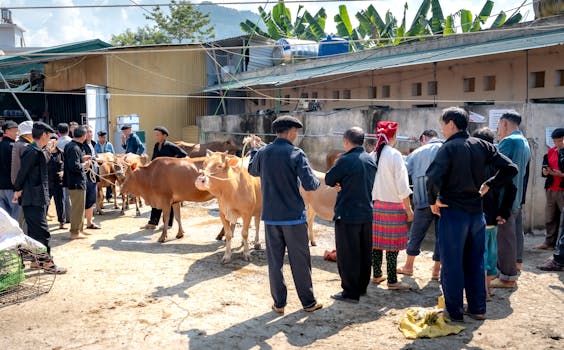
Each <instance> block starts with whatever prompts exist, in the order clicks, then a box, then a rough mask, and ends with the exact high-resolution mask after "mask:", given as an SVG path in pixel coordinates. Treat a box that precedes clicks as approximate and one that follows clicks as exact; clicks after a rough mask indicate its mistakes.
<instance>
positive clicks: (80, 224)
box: [63, 126, 90, 239]
mask: <svg viewBox="0 0 564 350" xmlns="http://www.w3.org/2000/svg"><path fill="white" fill-rule="evenodd" d="M73 135H74V138H73V139H72V141H71V142H69V143H68V144H67V145H66V146H65V151H64V153H65V156H64V165H63V166H64V174H63V185H64V186H65V187H67V188H68V189H69V197H70V201H71V225H70V238H71V239H78V238H85V237H84V236H83V234H88V233H87V232H85V231H84V205H85V202H86V173H85V168H87V167H89V164H90V163H89V162H88V161H89V160H90V157H89V156H86V155H85V153H84V148H83V142H84V140H86V128H85V127H84V126H78V127H77V128H76V129H74V132H73Z"/></svg>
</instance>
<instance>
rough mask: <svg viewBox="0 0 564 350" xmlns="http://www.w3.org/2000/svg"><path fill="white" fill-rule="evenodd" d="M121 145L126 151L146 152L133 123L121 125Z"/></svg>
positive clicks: (140, 153) (139, 153) (138, 153)
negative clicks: (133, 127)
mask: <svg viewBox="0 0 564 350" xmlns="http://www.w3.org/2000/svg"><path fill="white" fill-rule="evenodd" d="M121 147H122V148H123V149H124V150H125V153H126V154H127V153H135V154H137V155H142V154H143V152H145V146H143V144H142V143H141V140H140V139H139V136H137V135H136V134H135V133H134V132H133V131H132V129H131V125H129V124H125V125H124V126H122V127H121Z"/></svg>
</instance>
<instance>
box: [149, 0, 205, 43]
mask: <svg viewBox="0 0 564 350" xmlns="http://www.w3.org/2000/svg"><path fill="white" fill-rule="evenodd" d="M168 8H169V12H170V14H168V15H165V14H164V13H163V12H162V11H161V8H160V7H159V6H155V7H154V8H153V9H152V11H151V14H150V15H146V16H145V18H147V19H150V20H153V21H155V23H156V24H157V26H158V28H159V29H161V30H162V31H164V32H165V33H166V34H167V35H168V37H169V38H171V39H172V40H175V41H177V42H178V43H181V42H183V41H184V40H188V41H191V42H194V41H196V42H201V41H207V40H209V39H213V38H214V37H215V33H214V30H215V28H214V25H211V24H210V19H209V15H208V14H203V13H201V12H200V11H198V9H196V8H194V5H193V4H191V3H190V2H188V1H184V0H181V1H178V2H177V1H175V0H172V1H171V2H170V4H169V5H168Z"/></svg>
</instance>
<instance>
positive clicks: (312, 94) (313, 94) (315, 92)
mask: <svg viewBox="0 0 564 350" xmlns="http://www.w3.org/2000/svg"><path fill="white" fill-rule="evenodd" d="M311 98H313V99H314V100H315V99H317V91H314V92H312V93H311Z"/></svg>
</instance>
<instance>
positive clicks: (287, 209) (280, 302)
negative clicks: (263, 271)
mask: <svg viewBox="0 0 564 350" xmlns="http://www.w3.org/2000/svg"><path fill="white" fill-rule="evenodd" d="M302 127H303V125H302V123H301V122H300V121H299V120H298V119H296V118H294V117H292V116H281V117H278V118H276V120H274V122H273V123H272V130H273V131H274V132H275V133H276V140H274V142H273V143H271V144H269V145H267V146H265V147H263V148H261V149H258V150H257V146H258V144H259V142H260V141H261V140H260V138H259V137H257V136H253V137H252V138H251V142H250V145H251V147H252V149H251V159H250V162H249V173H250V174H251V175H252V176H257V177H260V179H261V189H262V214H261V217H262V220H263V221H264V226H265V231H266V255H267V260H268V277H269V280H270V293H271V295H272V298H273V299H274V304H273V305H272V310H274V312H277V313H284V307H285V306H286V298H287V289H286V283H285V282H284V275H283V274H282V266H283V264H284V254H285V251H286V248H287V249H288V256H289V257H290V260H289V261H290V267H291V268H292V276H293V277H294V284H295V286H296V291H297V292H298V297H299V299H300V301H301V304H302V307H303V308H304V310H305V311H307V312H313V311H315V310H318V309H320V308H322V307H323V305H322V304H321V303H319V302H317V300H316V299H315V296H314V294H313V283H312V280H311V256H310V252H309V241H308V235H307V223H306V212H305V204H304V200H303V198H302V196H301V195H300V184H301V185H302V187H303V188H304V189H305V190H306V191H315V190H316V189H317V188H318V187H319V185H320V182H319V179H318V178H317V177H316V176H315V174H314V173H313V171H312V169H311V167H310V166H309V162H308V160H307V156H306V155H305V153H304V151H302V150H301V149H300V148H298V147H296V146H294V145H293V142H294V141H296V139H297V137H298V129H300V128H302Z"/></svg>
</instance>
